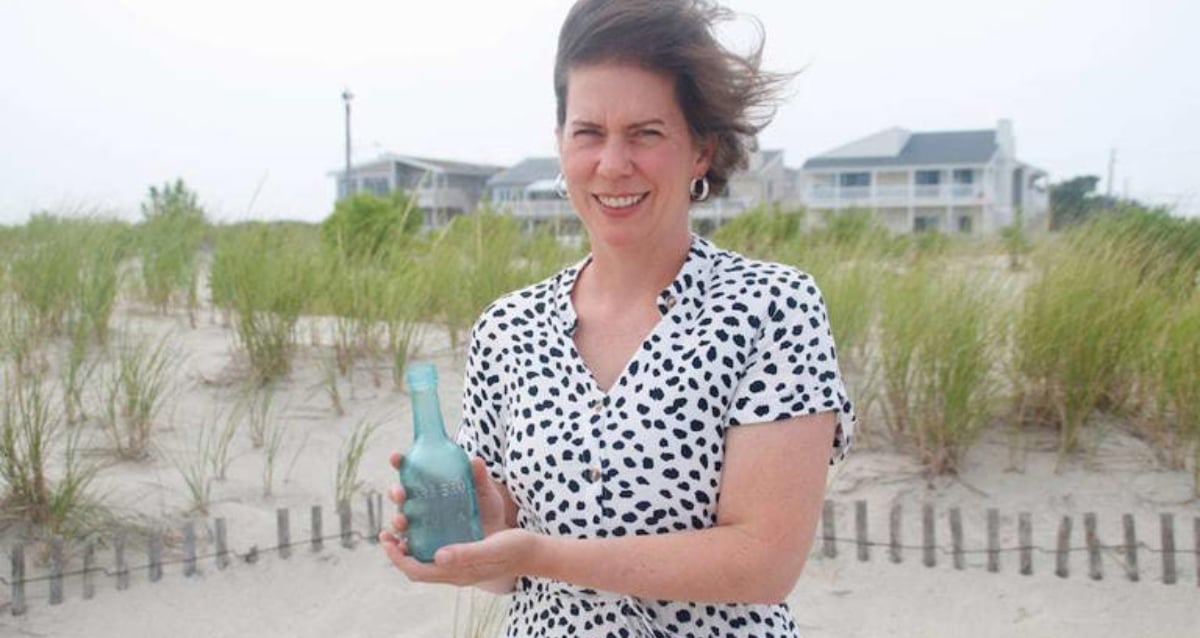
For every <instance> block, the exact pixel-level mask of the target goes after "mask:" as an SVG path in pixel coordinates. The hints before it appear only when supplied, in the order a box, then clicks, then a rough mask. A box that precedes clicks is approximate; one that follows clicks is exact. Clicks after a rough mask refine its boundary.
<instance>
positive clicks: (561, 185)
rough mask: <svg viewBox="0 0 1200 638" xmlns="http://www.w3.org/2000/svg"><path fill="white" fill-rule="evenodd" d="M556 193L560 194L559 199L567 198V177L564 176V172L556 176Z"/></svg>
mask: <svg viewBox="0 0 1200 638" xmlns="http://www.w3.org/2000/svg"><path fill="white" fill-rule="evenodd" d="M554 193H555V194H556V195H558V197H559V199H566V198H567V178H565V177H563V174H562V173H559V174H558V177H555V178H554Z"/></svg>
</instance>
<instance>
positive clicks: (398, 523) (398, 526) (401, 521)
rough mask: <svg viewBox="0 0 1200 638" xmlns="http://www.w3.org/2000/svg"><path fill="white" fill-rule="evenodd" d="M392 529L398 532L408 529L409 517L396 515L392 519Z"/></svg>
mask: <svg viewBox="0 0 1200 638" xmlns="http://www.w3.org/2000/svg"><path fill="white" fill-rule="evenodd" d="M392 529H394V530H396V531H397V532H403V531H406V530H407V529H408V517H407V516H405V515H403V514H396V515H395V516H393V517H392Z"/></svg>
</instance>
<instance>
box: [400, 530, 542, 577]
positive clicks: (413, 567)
mask: <svg viewBox="0 0 1200 638" xmlns="http://www.w3.org/2000/svg"><path fill="white" fill-rule="evenodd" d="M379 540H380V541H381V543H382V545H383V551H384V552H386V553H387V555H388V558H389V559H391V561H392V564H393V565H395V566H396V567H397V568H399V569H400V571H402V572H404V575H405V576H407V577H408V579H409V580H411V581H414V582H421V583H444V584H448V585H458V586H459V587H467V586H471V585H478V586H482V587H483V588H484V589H489V590H491V591H495V592H497V593H502V592H503V591H505V590H507V589H511V585H512V582H513V580H515V579H516V578H517V576H520V575H521V574H524V573H527V572H528V571H529V569H528V566H529V565H530V562H531V560H532V557H533V556H534V554H535V553H536V552H537V542H538V539H537V535H536V534H533V533H531V532H527V531H525V530H523V529H520V528H514V529H506V530H502V531H499V532H496V533H495V534H492V535H490V536H488V537H487V538H485V539H483V540H482V541H479V542H477V543H460V544H457V545H447V546H445V547H443V548H441V549H439V550H438V551H437V553H436V554H434V556H433V563H422V562H420V561H418V560H417V559H415V558H413V557H412V556H411V555H409V553H408V546H407V544H406V543H405V542H404V541H403V540H400V539H397V538H396V537H395V536H394V535H392V534H390V533H388V532H382V533H380V535H379ZM496 583H504V584H505V585H506V586H500V587H499V588H497V587H488V586H487V585H488V584H496Z"/></svg>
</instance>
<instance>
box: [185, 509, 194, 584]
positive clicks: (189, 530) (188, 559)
mask: <svg viewBox="0 0 1200 638" xmlns="http://www.w3.org/2000/svg"><path fill="white" fill-rule="evenodd" d="M183 575H184V576H195V575H196V522H195V521H188V522H187V523H185V524H184V526H183Z"/></svg>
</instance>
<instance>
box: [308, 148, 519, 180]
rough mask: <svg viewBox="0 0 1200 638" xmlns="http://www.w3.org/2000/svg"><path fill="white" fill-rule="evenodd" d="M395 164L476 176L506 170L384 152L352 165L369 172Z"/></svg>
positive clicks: (332, 173) (353, 168)
mask: <svg viewBox="0 0 1200 638" xmlns="http://www.w3.org/2000/svg"><path fill="white" fill-rule="evenodd" d="M393 164H405V165H407V166H413V167H415V168H418V169H421V170H423V171H427V172H430V173H438V174H442V173H447V174H451V175H471V176H476V177H488V176H490V175H494V174H496V173H499V172H500V171H502V170H504V167H503V166H492V165H490V164H471V163H468V162H453V161H449V160H440V159H430V158H428V157H414V156H412V155H397V154H395V153H384V154H383V155H380V156H379V157H377V158H375V159H373V160H371V161H369V162H363V163H361V164H355V165H353V166H351V167H350V170H351V171H353V172H356V173H357V172H360V171H362V172H367V171H370V170H372V169H379V168H382V167H385V166H391V165H393ZM345 172H346V169H344V168H342V169H338V170H336V171H330V172H329V175H330V176H331V177H339V176H341V175H342V174H343V173H345Z"/></svg>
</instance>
